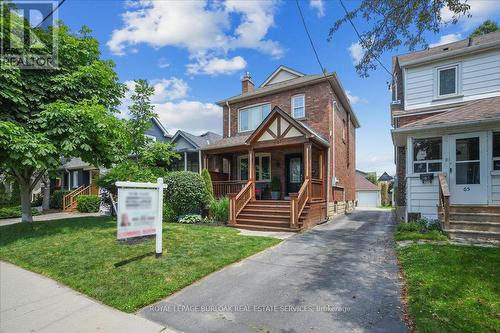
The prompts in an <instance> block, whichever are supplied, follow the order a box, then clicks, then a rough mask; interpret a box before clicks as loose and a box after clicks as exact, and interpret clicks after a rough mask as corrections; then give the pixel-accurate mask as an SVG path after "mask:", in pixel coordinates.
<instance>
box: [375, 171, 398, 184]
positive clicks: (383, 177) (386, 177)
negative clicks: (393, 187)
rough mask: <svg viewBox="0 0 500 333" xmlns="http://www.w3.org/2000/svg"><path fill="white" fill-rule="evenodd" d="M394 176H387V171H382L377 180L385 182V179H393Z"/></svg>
mask: <svg viewBox="0 0 500 333" xmlns="http://www.w3.org/2000/svg"><path fill="white" fill-rule="evenodd" d="M393 179H394V178H393V177H391V176H389V174H388V173H387V172H384V173H383V174H382V176H380V177H378V181H379V182H386V181H391V180H393Z"/></svg>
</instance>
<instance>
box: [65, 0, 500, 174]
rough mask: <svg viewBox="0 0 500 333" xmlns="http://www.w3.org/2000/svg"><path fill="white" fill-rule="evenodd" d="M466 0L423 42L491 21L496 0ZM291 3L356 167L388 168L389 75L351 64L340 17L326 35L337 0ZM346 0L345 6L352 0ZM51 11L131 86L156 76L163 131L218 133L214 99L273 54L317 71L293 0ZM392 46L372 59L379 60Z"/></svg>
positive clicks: (268, 64)
mask: <svg viewBox="0 0 500 333" xmlns="http://www.w3.org/2000/svg"><path fill="white" fill-rule="evenodd" d="M469 3H470V5H471V14H472V17H471V18H463V19H462V20H460V21H459V23H458V24H457V25H454V26H449V27H444V28H443V30H442V31H441V33H440V34H439V35H433V34H428V36H427V37H428V42H429V43H440V42H441V43H443V42H451V41H455V40H458V39H462V38H466V37H467V36H468V34H469V33H470V31H471V30H472V29H473V28H474V27H476V26H477V25H479V24H480V23H481V22H482V21H484V20H485V19H493V20H496V21H497V22H500V3H499V2H498V1H495V0H493V1H488V0H477V1H469ZM300 4H301V7H302V10H303V13H304V15H305V19H306V21H307V23H308V26H309V29H310V32H311V35H312V37H313V40H314V42H315V45H316V48H317V50H318V53H319V56H320V58H321V61H322V63H323V65H324V66H325V67H326V68H327V70H328V71H336V72H337V74H338V76H339V77H340V79H341V82H342V84H343V86H344V88H345V89H346V90H347V91H348V94H349V95H350V96H351V97H350V98H351V103H352V105H353V107H354V110H355V112H356V114H357V116H358V118H359V120H360V122H361V128H360V129H359V130H358V132H357V140H356V141H357V142H356V143H357V146H356V148H357V152H356V156H357V168H358V169H361V170H366V171H377V173H378V174H380V173H382V172H383V171H388V172H389V173H393V172H394V169H395V167H394V164H393V148H392V141H391V137H390V112H389V103H390V92H389V91H388V88H387V81H388V80H389V75H388V74H387V73H386V72H385V71H384V70H383V69H381V68H378V69H377V70H376V71H372V72H371V73H370V77H368V78H360V77H359V76H358V75H357V74H356V71H355V69H354V64H355V62H356V59H357V57H359V56H360V55H361V54H362V53H361V52H362V50H361V48H360V47H359V45H356V42H357V39H356V35H355V34H354V31H353V30H352V27H350V26H349V25H345V26H343V27H342V28H341V29H340V31H338V32H337V33H336V35H335V36H334V39H333V41H331V42H327V36H328V30H329V27H330V26H331V25H332V23H333V22H334V21H335V19H337V18H338V17H340V16H341V14H342V8H341V7H340V4H339V2H338V1H320V0H312V1H301V2H300ZM346 5H347V7H348V8H354V7H355V6H356V5H357V2H354V1H347V2H346ZM58 16H59V19H62V20H63V21H64V22H65V23H66V24H67V25H68V26H69V27H70V28H71V29H72V30H74V31H78V30H79V28H80V27H81V26H82V25H87V26H89V27H90V28H91V29H92V30H93V36H94V37H96V38H97V39H98V40H99V42H100V44H101V51H102V56H103V58H105V59H112V60H113V61H114V62H115V63H116V70H117V72H118V74H119V77H120V80H122V81H123V82H125V83H127V84H128V85H129V86H132V84H131V81H132V80H134V79H138V78H143V79H147V80H149V81H150V82H151V84H153V85H154V86H155V95H154V96H153V102H154V103H155V104H156V112H157V113H158V114H159V117H160V119H161V121H162V123H163V124H164V125H165V127H166V128H167V129H169V131H171V132H174V131H175V130H177V129H184V130H187V131H191V132H194V133H200V132H203V131H206V130H212V131H215V132H219V133H221V131H222V128H221V127H222V122H221V116H222V115H221V113H222V112H221V110H220V109H219V108H218V107H217V106H216V105H215V104H214V103H215V102H216V101H218V100H221V99H223V98H226V97H229V96H233V95H236V94H238V93H240V90H241V84H240V78H241V77H242V75H243V74H244V73H245V71H249V72H250V73H251V76H252V78H253V81H254V82H255V84H256V85H259V84H260V83H262V82H263V81H264V79H265V78H266V77H267V76H268V75H269V74H270V73H271V72H272V71H273V70H274V69H275V68H276V67H278V66H279V65H280V64H283V65H286V66H289V67H292V68H294V69H296V70H298V71H301V72H303V73H306V74H314V73H319V72H320V69H319V66H318V64H317V62H316V60H315V58H314V54H313V52H312V50H311V47H310V45H309V41H308V40H307V38H306V35H305V32H304V29H303V27H302V24H301V21H300V17H299V14H298V11H297V8H296V5H295V2H294V1H277V2H272V1H231V0H227V1H218V2H212V1H211V2H209V3H208V4H207V3H206V2H203V1H182V2H173V1H166V0H160V1H154V2H150V1H140V2H138V1H118V0H115V1H110V0H108V1H102V0H101V1H83V0H68V1H66V2H65V3H64V4H63V6H62V7H61V8H60V10H59V13H58ZM443 17H445V18H447V17H449V15H448V13H446V12H443ZM355 23H356V25H357V26H358V28H359V29H360V30H363V29H367V28H368V26H367V25H366V23H365V22H364V21H362V20H357V21H355ZM405 52H407V50H406V49H404V48H402V49H400V50H397V51H395V52H394V53H393V54H397V53H405ZM393 54H385V55H384V56H383V57H382V59H381V60H382V62H383V63H384V64H385V65H386V66H387V67H388V68H390V63H391V56H392V55H393ZM126 103H127V100H125V101H124V105H126Z"/></svg>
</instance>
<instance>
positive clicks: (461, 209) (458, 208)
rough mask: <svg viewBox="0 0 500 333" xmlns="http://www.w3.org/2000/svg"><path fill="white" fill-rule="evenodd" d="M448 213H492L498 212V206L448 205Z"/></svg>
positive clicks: (499, 210)
mask: <svg viewBox="0 0 500 333" xmlns="http://www.w3.org/2000/svg"><path fill="white" fill-rule="evenodd" d="M450 213H493V214H500V206H488V205H450Z"/></svg>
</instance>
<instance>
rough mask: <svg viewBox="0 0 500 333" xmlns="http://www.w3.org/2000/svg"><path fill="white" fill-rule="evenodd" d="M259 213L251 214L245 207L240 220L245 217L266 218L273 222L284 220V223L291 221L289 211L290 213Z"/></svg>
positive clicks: (248, 218) (239, 217) (247, 218)
mask: <svg viewBox="0 0 500 333" xmlns="http://www.w3.org/2000/svg"><path fill="white" fill-rule="evenodd" d="M262 213H263V212H261V213H257V214H251V213H249V212H247V211H245V210H244V209H243V211H242V212H241V213H240V214H239V215H238V220H240V219H244V220H265V221H271V222H284V223H290V212H288V215H277V214H276V215H273V214H262Z"/></svg>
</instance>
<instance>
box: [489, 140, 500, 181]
mask: <svg viewBox="0 0 500 333" xmlns="http://www.w3.org/2000/svg"><path fill="white" fill-rule="evenodd" d="M495 134H498V135H500V131H492V133H491V171H493V172H496V173H500V169H495V161H500V156H495Z"/></svg>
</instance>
